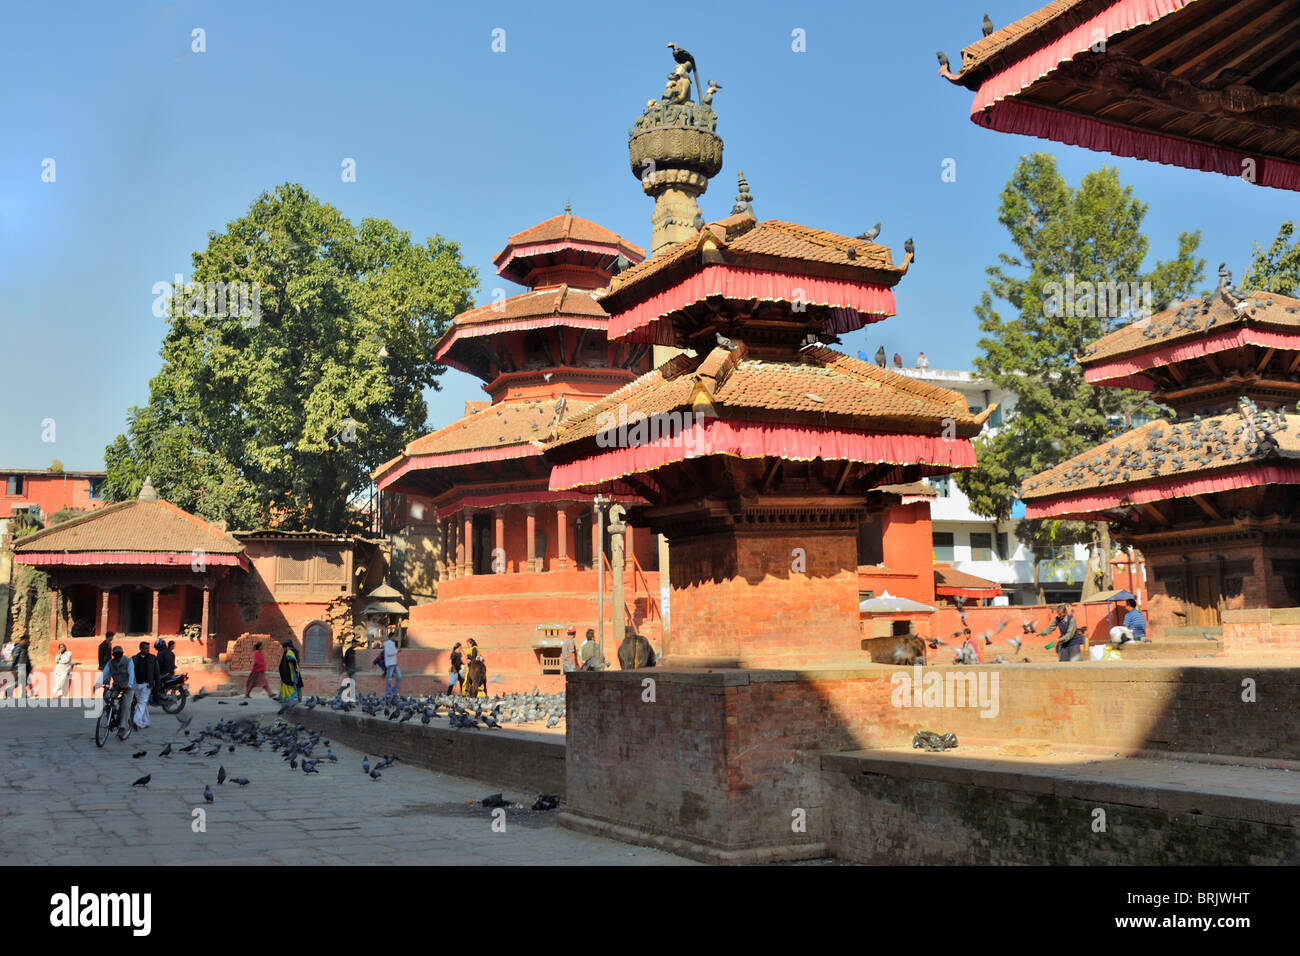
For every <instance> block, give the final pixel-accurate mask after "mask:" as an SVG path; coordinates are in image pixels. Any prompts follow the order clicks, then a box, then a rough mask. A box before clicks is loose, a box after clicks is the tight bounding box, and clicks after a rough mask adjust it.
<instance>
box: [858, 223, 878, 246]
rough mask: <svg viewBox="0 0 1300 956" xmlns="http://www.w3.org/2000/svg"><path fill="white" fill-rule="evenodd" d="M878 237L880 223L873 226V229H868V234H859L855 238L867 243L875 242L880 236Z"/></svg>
mask: <svg viewBox="0 0 1300 956" xmlns="http://www.w3.org/2000/svg"><path fill="white" fill-rule="evenodd" d="M878 235H880V223H879V222H877V223H876V224H875V225H874V226H872V227H871V228H870V229H868V230H867V231H866V232H863V233H859V234H858V235H857V236H855V237H854V238H856V239H862V240H863V241H865V242H874V241H875V238H876V236H878Z"/></svg>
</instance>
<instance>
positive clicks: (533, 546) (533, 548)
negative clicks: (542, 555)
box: [524, 505, 537, 571]
mask: <svg viewBox="0 0 1300 956" xmlns="http://www.w3.org/2000/svg"><path fill="white" fill-rule="evenodd" d="M527 514H528V518H527V522H526V525H525V532H524V533H525V534H527V535H528V570H529V571H536V570H537V508H536V507H535V506H533V505H529V506H528V508H527Z"/></svg>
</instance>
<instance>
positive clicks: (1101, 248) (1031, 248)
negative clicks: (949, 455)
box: [956, 153, 1205, 545]
mask: <svg viewBox="0 0 1300 956" xmlns="http://www.w3.org/2000/svg"><path fill="white" fill-rule="evenodd" d="M1146 212H1147V207H1146V205H1145V204H1143V203H1141V202H1139V201H1138V200H1137V199H1135V198H1134V197H1133V194H1132V187H1130V186H1122V185H1121V184H1120V181H1119V174H1118V172H1117V171H1116V170H1115V169H1114V168H1111V167H1102V168H1101V169H1096V170H1093V171H1092V172H1090V173H1088V174H1087V175H1086V176H1084V178H1083V180H1082V181H1081V182H1080V184H1079V185H1078V187H1077V188H1073V187H1071V186H1070V185H1069V184H1068V183H1066V182H1065V180H1064V178H1063V177H1062V176H1061V175H1060V173H1059V172H1058V171H1057V169H1056V161H1055V159H1054V158H1053V157H1052V156H1050V155H1048V154H1045V153H1034V154H1031V155H1028V156H1024V157H1022V158H1021V160H1020V163H1019V164H1018V165H1017V167H1016V170H1015V173H1014V174H1013V175H1012V177H1011V180H1010V181H1009V182H1008V183H1007V185H1006V187H1005V188H1004V189H1003V191H1002V196H1001V203H1000V205H999V208H998V221H999V222H1000V223H1002V225H1003V226H1004V227H1005V228H1006V230H1007V232H1008V233H1009V234H1010V238H1011V243H1012V245H1013V247H1014V250H1013V252H1012V253H1001V254H999V256H998V264H997V265H994V266H990V267H989V268H988V269H987V270H986V272H987V274H988V277H989V279H988V289H987V290H986V291H985V292H984V294H983V295H982V297H981V299H980V303H979V305H978V306H976V308H975V314H976V315H977V316H978V317H979V320H980V329H981V331H983V332H984V333H986V334H985V336H984V337H983V338H982V339H980V342H979V346H980V348H981V349H982V350H983V355H982V356H980V357H978V358H976V360H975V367H976V369H977V371H978V372H979V374H981V375H982V376H984V377H986V378H988V379H990V380H992V381H993V382H994V383H996V384H997V385H998V386H999V387H1000V388H1004V389H1007V390H1009V391H1011V392H1014V393H1015V394H1016V396H1017V398H1016V407H1015V412H1014V414H1013V415H1011V416H1009V417H1008V418H1007V420H1006V422H1005V424H1004V425H1003V426H1002V427H1001V428H1000V429H998V431H997V433H996V434H995V435H993V436H991V437H989V436H984V437H981V438H979V439H977V440H976V456H977V459H978V462H979V464H978V465H977V466H976V467H975V468H974V469H971V470H969V471H964V472H959V473H958V474H957V476H956V479H957V484H958V486H959V487H960V488H961V489H962V491H963V492H964V493H965V494H966V495H967V497H969V498H970V501H971V507H972V509H973V510H974V511H976V512H977V513H978V514H982V515H987V516H989V517H993V518H997V519H999V520H1005V519H1007V518H1009V517H1010V514H1011V507H1012V505H1013V503H1014V502H1015V499H1016V497H1017V495H1018V493H1019V488H1020V483H1021V482H1022V481H1023V480H1024V479H1025V478H1027V477H1028V476H1030V475H1033V474H1036V473H1038V472H1040V471H1043V470H1044V469H1047V468H1050V467H1052V466H1053V465H1056V464H1058V463H1059V462H1061V461H1064V460H1066V459H1067V458H1070V457H1072V456H1074V455H1077V454H1079V453H1080V452H1082V451H1085V450H1086V449H1088V448H1091V447H1093V446H1095V445H1097V444H1099V443H1100V442H1101V441H1102V440H1103V439H1104V438H1105V437H1106V435H1107V432H1108V431H1110V430H1112V429H1113V424H1112V422H1111V419H1112V418H1113V417H1118V418H1120V419H1121V420H1122V419H1123V418H1124V417H1125V414H1126V412H1129V413H1131V412H1133V411H1136V410H1138V409H1141V408H1143V407H1144V406H1146V405H1147V403H1146V402H1145V400H1144V396H1143V395H1142V394H1141V393H1137V392H1132V391H1126V390H1121V389H1114V388H1094V387H1092V386H1090V385H1087V384H1086V383H1085V382H1084V380H1083V370H1082V369H1081V367H1080V366H1079V365H1078V364H1077V362H1076V360H1075V356H1076V355H1082V354H1083V352H1084V350H1085V348H1086V347H1087V346H1088V344H1089V343H1090V342H1092V341H1094V340H1095V339H1097V338H1100V337H1101V336H1102V335H1104V334H1106V333H1108V332H1110V331H1113V330H1114V329H1115V328H1118V327H1119V326H1121V325H1123V324H1125V323H1126V322H1129V321H1132V320H1133V319H1136V318H1139V317H1141V316H1143V315H1145V314H1148V313H1149V312H1150V311H1151V310H1152V309H1154V308H1159V307H1160V306H1161V304H1163V303H1166V302H1170V301H1173V300H1177V299H1180V298H1186V297H1190V296H1192V295H1193V294H1194V291H1193V290H1194V288H1195V286H1196V284H1197V283H1199V282H1200V281H1202V279H1203V278H1204V273H1205V261H1204V260H1203V259H1197V258H1195V255H1194V254H1195V252H1196V250H1197V247H1198V246H1199V244H1200V233H1199V232H1190V233H1182V234H1180V235H1179V236H1178V253H1177V255H1176V256H1175V258H1173V259H1172V260H1169V261H1167V262H1166V261H1158V262H1156V263H1155V265H1154V266H1153V267H1152V268H1150V269H1144V268H1143V265H1144V263H1145V261H1146V258H1147V251H1148V248H1149V240H1148V239H1147V236H1146V234H1145V233H1144V232H1143V231H1142V221H1143V219H1144V218H1145V216H1146ZM1117 293H1119V294H1118V296H1117ZM1025 530H1026V532H1029V530H1030V529H1029V528H1026V529H1025ZM1046 531H1047V529H1043V532H1044V533H1046ZM1076 532H1077V533H1078V534H1082V533H1083V526H1081V525H1078V524H1077V523H1065V524H1063V525H1061V526H1059V527H1056V526H1054V527H1053V528H1052V529H1051V533H1052V535H1053V539H1054V541H1055V543H1057V544H1061V545H1064V544H1069V543H1073V542H1072V541H1071V540H1069V539H1070V538H1071V537H1074V534H1075V533H1076ZM1090 537H1095V533H1094V534H1093V535H1090ZM1081 540H1088V538H1087V537H1085V538H1082V539H1081Z"/></svg>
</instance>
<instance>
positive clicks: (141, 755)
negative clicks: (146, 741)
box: [131, 750, 149, 760]
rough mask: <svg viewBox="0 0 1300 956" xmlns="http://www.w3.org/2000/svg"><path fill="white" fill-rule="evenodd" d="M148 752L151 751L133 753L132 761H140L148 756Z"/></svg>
mask: <svg viewBox="0 0 1300 956" xmlns="http://www.w3.org/2000/svg"><path fill="white" fill-rule="evenodd" d="M148 752H149V751H147V750H141V751H139V752H138V753H133V754H131V759H132V760H139V759H140V758H141V757H143V756H144V755H145V754H147V753H148Z"/></svg>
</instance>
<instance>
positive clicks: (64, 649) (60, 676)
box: [50, 644, 74, 697]
mask: <svg viewBox="0 0 1300 956" xmlns="http://www.w3.org/2000/svg"><path fill="white" fill-rule="evenodd" d="M73 666H74V665H73V662H72V652H71V651H70V650H68V645H67V644H59V652H58V653H57V654H55V655H54V677H53V678H52V679H51V681H50V683H51V685H52V686H51V687H50V696H52V697H62V696H63V695H64V693H66V692H67V689H68V681H69V680H70V679H71V677H72V668H73Z"/></svg>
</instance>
